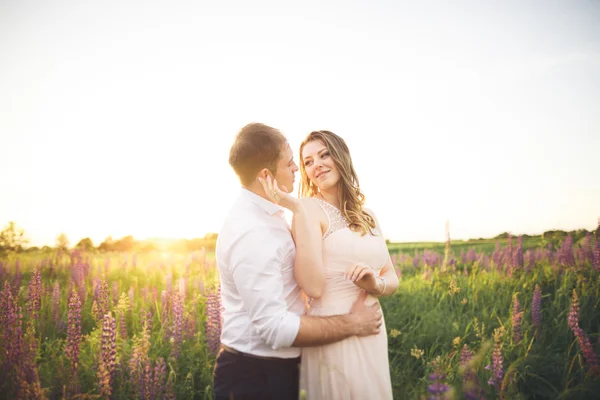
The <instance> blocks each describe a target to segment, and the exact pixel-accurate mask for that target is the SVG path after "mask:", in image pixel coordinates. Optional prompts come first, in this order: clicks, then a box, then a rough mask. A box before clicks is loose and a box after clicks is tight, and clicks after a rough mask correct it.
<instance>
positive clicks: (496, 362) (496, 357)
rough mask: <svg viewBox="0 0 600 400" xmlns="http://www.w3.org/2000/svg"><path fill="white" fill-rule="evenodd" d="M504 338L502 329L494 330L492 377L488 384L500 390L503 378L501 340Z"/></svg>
mask: <svg viewBox="0 0 600 400" xmlns="http://www.w3.org/2000/svg"><path fill="white" fill-rule="evenodd" d="M503 337H504V328H503V327H500V328H497V329H494V351H493V352H492V366H491V370H492V376H491V378H490V380H489V381H488V384H490V385H493V386H495V387H496V389H500V385H501V384H502V379H503V378H504V365H503V363H504V360H503V357H502V339H503Z"/></svg>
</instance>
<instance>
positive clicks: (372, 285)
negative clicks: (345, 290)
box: [346, 264, 381, 293]
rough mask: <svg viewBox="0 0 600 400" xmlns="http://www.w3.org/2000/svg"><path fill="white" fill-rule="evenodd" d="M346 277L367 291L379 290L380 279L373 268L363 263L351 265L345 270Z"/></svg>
mask: <svg viewBox="0 0 600 400" xmlns="http://www.w3.org/2000/svg"><path fill="white" fill-rule="evenodd" d="M346 279H350V280H351V281H352V282H353V283H354V284H355V285H356V286H358V287H359V288H361V289H363V290H366V291H367V292H369V293H378V292H380V291H381V288H380V282H379V281H380V279H378V275H376V273H375V270H373V268H371V267H370V266H368V265H365V264H357V265H353V266H351V267H350V268H348V269H347V270H346Z"/></svg>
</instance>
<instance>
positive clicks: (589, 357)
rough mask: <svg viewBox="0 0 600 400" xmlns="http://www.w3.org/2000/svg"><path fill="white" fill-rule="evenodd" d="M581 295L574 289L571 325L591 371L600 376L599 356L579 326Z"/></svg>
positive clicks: (570, 317) (570, 314)
mask: <svg viewBox="0 0 600 400" xmlns="http://www.w3.org/2000/svg"><path fill="white" fill-rule="evenodd" d="M579 311H580V305H579V297H577V292H576V291H575V289H573V298H572V300H571V312H570V313H569V319H568V321H569V327H570V328H571V330H572V331H573V333H574V334H575V337H576V338H577V342H578V343H579V348H580V349H581V352H582V353H583V357H584V358H585V361H586V363H587V364H588V367H589V372H590V373H591V374H594V375H596V376H600V364H598V357H597V356H596V353H595V351H594V348H593V346H592V344H591V342H590V339H589V337H588V336H587V335H586V334H585V332H584V331H583V329H581V328H580V327H579Z"/></svg>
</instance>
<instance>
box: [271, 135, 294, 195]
mask: <svg viewBox="0 0 600 400" xmlns="http://www.w3.org/2000/svg"><path fill="white" fill-rule="evenodd" d="M296 171H298V166H297V165H296V163H295V162H294V153H293V152H292V149H291V147H290V145H289V144H288V143H286V144H285V145H284V148H283V150H282V152H281V159H280V160H279V163H278V164H277V173H276V174H275V179H277V185H279V188H280V189H281V190H283V191H286V190H287V192H288V193H291V192H292V191H293V190H294V181H295V175H296Z"/></svg>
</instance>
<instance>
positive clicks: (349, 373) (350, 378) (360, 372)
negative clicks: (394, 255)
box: [300, 198, 392, 400]
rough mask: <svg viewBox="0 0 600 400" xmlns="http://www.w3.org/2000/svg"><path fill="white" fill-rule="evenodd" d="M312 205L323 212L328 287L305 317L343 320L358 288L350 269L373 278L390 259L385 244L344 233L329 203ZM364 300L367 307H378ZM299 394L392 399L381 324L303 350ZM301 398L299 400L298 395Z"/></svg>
mask: <svg viewBox="0 0 600 400" xmlns="http://www.w3.org/2000/svg"><path fill="white" fill-rule="evenodd" d="M314 200H316V201H317V202H318V203H319V204H320V205H321V207H322V208H323V209H324V210H325V213H326V214H327V217H328V219H329V228H328V230H327V232H325V234H324V235H323V264H324V266H325V276H326V286H325V291H324V294H323V296H322V297H321V298H319V299H312V300H311V302H310V309H309V311H308V315H312V316H326V315H340V314H346V313H348V312H349V311H350V309H351V307H352V304H353V303H354V301H355V300H356V299H357V298H358V295H359V293H360V290H361V289H360V288H359V287H357V286H356V285H354V284H353V283H352V282H351V281H350V280H345V279H344V273H345V271H346V269H347V268H348V266H350V265H355V264H356V263H358V262H362V263H365V264H367V265H370V266H371V267H373V268H374V269H375V270H376V271H377V273H379V271H380V270H381V269H382V268H383V266H384V265H385V264H386V262H387V261H388V259H389V252H388V249H387V246H386V244H385V240H384V239H383V237H382V236H381V234H380V232H378V231H377V230H375V233H376V234H377V236H372V235H371V234H369V233H367V234H366V235H364V236H361V235H360V233H358V232H353V231H351V230H350V229H349V228H348V227H347V222H346V219H345V218H344V217H343V215H342V213H341V212H340V211H339V210H338V209H337V208H335V207H334V206H332V205H331V204H329V203H326V202H324V201H322V200H319V199H316V198H315V199H314ZM377 301H379V300H377V298H376V297H374V296H368V297H367V300H366V304H373V303H375V302H377ZM300 390H301V393H303V392H304V393H306V399H307V400H334V399H344V400H350V399H353V400H367V399H377V400H384V399H392V385H391V380H390V368H389V360H388V343H387V333H386V328H385V323H384V324H383V325H382V326H381V331H380V332H379V334H377V335H373V336H366V337H356V336H354V337H350V338H348V339H345V340H342V341H340V342H337V343H333V344H329V345H325V346H320V347H306V348H303V349H302V363H301V370H300ZM301 396H302V395H301Z"/></svg>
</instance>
